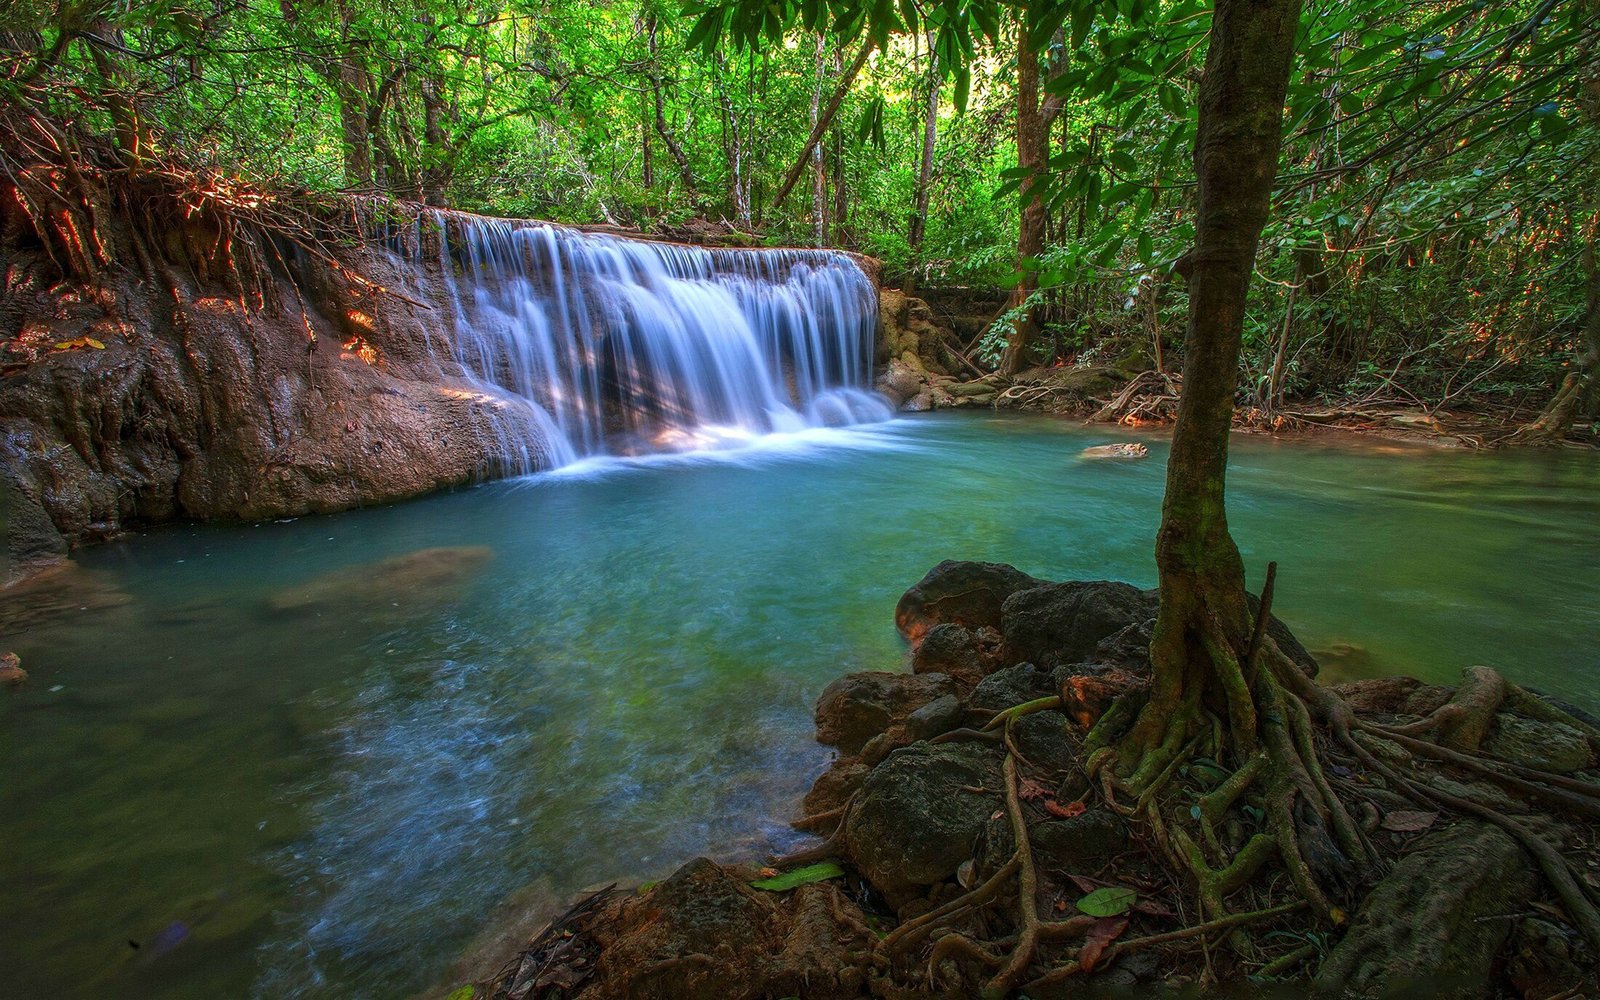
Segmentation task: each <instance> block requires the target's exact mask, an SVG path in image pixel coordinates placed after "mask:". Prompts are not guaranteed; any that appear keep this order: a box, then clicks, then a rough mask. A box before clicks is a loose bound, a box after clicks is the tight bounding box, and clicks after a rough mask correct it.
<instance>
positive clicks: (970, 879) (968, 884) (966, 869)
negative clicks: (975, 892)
mask: <svg viewBox="0 0 1600 1000" xmlns="http://www.w3.org/2000/svg"><path fill="white" fill-rule="evenodd" d="M956 881H957V882H958V883H960V885H961V888H963V889H970V888H972V884H973V883H974V882H975V881H977V866H976V865H974V864H973V863H972V859H971V858H968V859H967V860H965V861H963V862H961V867H959V868H957V869H956Z"/></svg>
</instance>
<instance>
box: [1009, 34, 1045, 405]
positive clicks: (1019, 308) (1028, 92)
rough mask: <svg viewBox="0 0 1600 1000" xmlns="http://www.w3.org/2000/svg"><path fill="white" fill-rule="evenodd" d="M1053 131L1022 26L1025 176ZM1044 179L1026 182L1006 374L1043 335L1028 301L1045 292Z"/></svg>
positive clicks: (1036, 165) (1020, 156) (1021, 158)
mask: <svg viewBox="0 0 1600 1000" xmlns="http://www.w3.org/2000/svg"><path fill="white" fill-rule="evenodd" d="M1048 135H1049V132H1048V130H1047V129H1046V127H1045V124H1044V121H1043V119H1042V117H1041V116H1040V113H1039V53H1037V52H1035V51H1034V50H1033V47H1032V46H1031V45H1029V44H1028V29H1027V25H1026V24H1024V23H1022V22H1021V21H1019V22H1018V26H1017V166H1018V167H1020V168H1022V169H1024V170H1035V171H1036V170H1039V169H1040V168H1041V167H1042V166H1043V164H1044V161H1045V159H1046V157H1047V156H1048V155H1049V149H1048V148H1047V145H1046V144H1047V142H1048V141H1049V140H1048V138H1047V136H1048ZM1037 186H1038V178H1036V177H1034V176H1032V175H1030V176H1028V177H1025V178H1024V179H1023V181H1022V188H1021V192H1020V193H1021V197H1022V218H1021V220H1020V222H1019V224H1018V227H1017V272H1018V279H1017V285H1016V287H1015V288H1013V289H1012V290H1011V297H1010V299H1008V300H1007V301H1006V312H1007V313H1008V314H1010V317H1011V332H1010V333H1009V334H1008V335H1007V336H1006V349H1005V351H1004V353H1002V354H1001V355H1000V369H999V370H1000V374H1002V375H1005V376H1008V377H1009V376H1012V375H1015V374H1016V373H1017V372H1019V371H1021V370H1022V366H1023V363H1024V361H1025V360H1026V359H1027V354H1028V348H1029V346H1030V345H1031V344H1032V343H1033V339H1034V337H1035V336H1036V335H1037V334H1038V332H1039V324H1038V320H1037V316H1036V315H1035V310H1034V309H1033V308H1032V307H1030V306H1028V305H1027V303H1028V300H1029V299H1030V298H1032V297H1033V293H1034V292H1037V291H1038V290H1039V276H1038V273H1037V272H1036V271H1035V270H1034V269H1033V262H1034V259H1035V258H1037V257H1038V256H1039V254H1040V253H1041V252H1043V250H1044V226H1045V208H1044V201H1043V199H1041V198H1039V197H1038V196H1037V195H1036V194H1035V193H1034V190H1035V188H1036V187H1037Z"/></svg>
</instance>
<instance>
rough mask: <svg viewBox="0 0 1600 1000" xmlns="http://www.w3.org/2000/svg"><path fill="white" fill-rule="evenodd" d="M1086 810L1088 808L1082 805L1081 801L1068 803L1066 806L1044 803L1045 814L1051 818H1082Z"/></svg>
mask: <svg viewBox="0 0 1600 1000" xmlns="http://www.w3.org/2000/svg"><path fill="white" fill-rule="evenodd" d="M1087 808H1088V806H1086V805H1084V804H1083V800H1081V799H1080V800H1078V801H1077V802H1068V803H1067V804H1066V805H1062V804H1060V803H1059V802H1046V803H1045V804H1044V811H1045V812H1047V813H1049V814H1050V815H1052V816H1060V817H1061V818H1062V819H1071V818H1072V817H1074V816H1082V815H1083V813H1084V810H1086V809H1087Z"/></svg>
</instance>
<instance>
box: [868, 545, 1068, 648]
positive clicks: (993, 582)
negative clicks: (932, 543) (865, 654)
mask: <svg viewBox="0 0 1600 1000" xmlns="http://www.w3.org/2000/svg"><path fill="white" fill-rule="evenodd" d="M1042 585H1044V581H1043V580H1037V579H1034V578H1033V577H1031V576H1029V575H1028V574H1026V573H1024V572H1022V571H1021V570H1019V569H1017V568H1016V567H1014V566H1008V565H1006V564H1005V563H985V562H963V561H958V560H954V559H946V560H945V561H944V562H941V563H940V564H939V565H937V566H935V567H934V568H933V569H931V570H929V571H928V574H927V575H926V576H924V577H923V578H922V579H921V580H919V581H918V582H917V584H916V585H915V586H913V587H912V588H911V589H910V590H908V591H906V592H905V595H904V596H902V597H901V598H900V603H899V604H897V605H895V609H894V624H895V628H897V629H899V630H900V634H901V635H903V636H905V637H906V639H907V640H909V641H910V642H912V643H913V644H915V643H918V642H920V641H921V640H922V637H923V636H925V635H926V634H927V633H928V630H929V629H931V628H933V626H935V625H938V624H940V623H942V622H951V623H953V624H956V625H963V626H965V627H967V628H979V627H982V626H988V627H989V628H999V626H1000V623H1001V608H1002V606H1003V605H1004V604H1005V602H1006V599H1007V598H1009V597H1010V596H1011V595H1012V594H1015V593H1016V592H1018V591H1020V590H1027V589H1029V588H1033V587H1039V586H1042Z"/></svg>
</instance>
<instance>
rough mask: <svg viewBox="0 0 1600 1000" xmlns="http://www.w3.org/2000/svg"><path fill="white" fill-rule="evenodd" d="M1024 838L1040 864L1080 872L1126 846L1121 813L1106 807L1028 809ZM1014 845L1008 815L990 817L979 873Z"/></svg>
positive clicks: (996, 865) (990, 869)
mask: <svg viewBox="0 0 1600 1000" xmlns="http://www.w3.org/2000/svg"><path fill="white" fill-rule="evenodd" d="M1028 840H1029V841H1030V842H1031V843H1032V845H1033V853H1034V858H1035V859H1037V860H1038V862H1039V866H1040V867H1041V868H1045V869H1048V870H1050V871H1055V872H1062V873H1065V874H1069V875H1082V874H1085V873H1087V872H1090V871H1094V870H1096V869H1098V868H1099V867H1101V866H1102V865H1103V864H1105V862H1106V861H1107V860H1108V859H1110V858H1113V857H1116V856H1117V855H1118V854H1119V853H1121V852H1122V851H1124V850H1126V848H1127V846H1128V827H1127V824H1126V823H1124V822H1123V820H1122V817H1120V816H1118V815H1117V814H1116V813H1113V812H1111V811H1110V810H1108V809H1089V810H1087V811H1085V812H1083V813H1081V814H1080V815H1077V816H1073V817H1070V818H1042V819H1041V818H1036V817H1035V816H1034V815H1033V810H1030V811H1029V822H1028ZM1016 849H1017V842H1016V839H1015V838H1014V837H1012V835H1011V821H1010V819H1008V818H1007V817H1005V816H997V817H994V818H992V819H991V820H990V821H989V823H988V825H987V826H986V827H985V830H984V838H983V842H982V846H981V848H980V851H979V854H978V864H977V870H978V873H979V875H981V876H984V877H987V876H988V875H990V874H993V873H994V872H995V871H997V870H999V869H1000V868H1001V867H1002V866H1003V865H1004V864H1005V863H1006V862H1007V861H1009V860H1011V855H1012V854H1014V853H1016Z"/></svg>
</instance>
